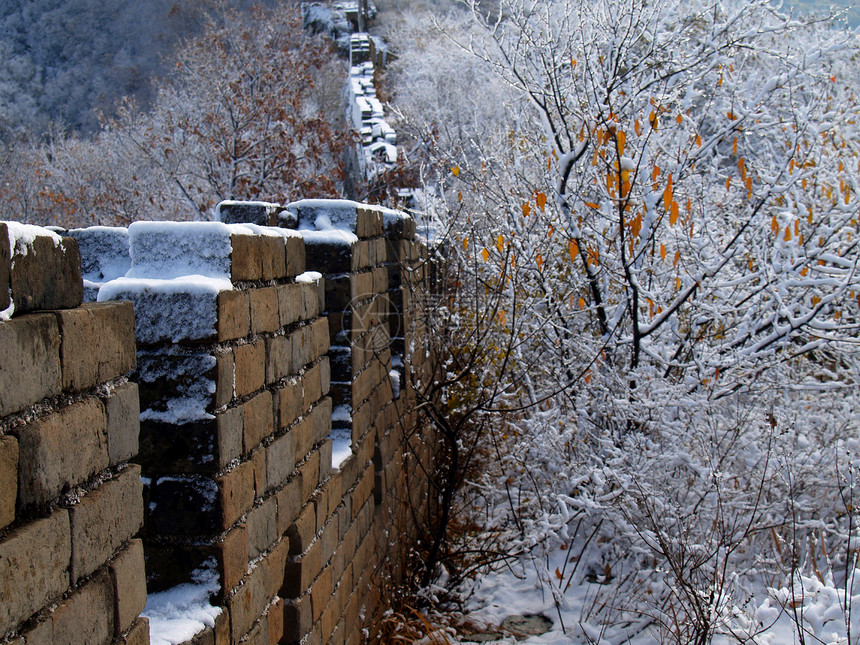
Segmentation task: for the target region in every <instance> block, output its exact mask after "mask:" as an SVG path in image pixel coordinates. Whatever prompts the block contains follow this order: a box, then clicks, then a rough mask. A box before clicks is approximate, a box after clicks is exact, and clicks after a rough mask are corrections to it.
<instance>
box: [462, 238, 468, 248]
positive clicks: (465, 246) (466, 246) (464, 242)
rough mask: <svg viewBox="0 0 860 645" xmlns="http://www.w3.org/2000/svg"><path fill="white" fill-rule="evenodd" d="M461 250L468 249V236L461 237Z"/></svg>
mask: <svg viewBox="0 0 860 645" xmlns="http://www.w3.org/2000/svg"><path fill="white" fill-rule="evenodd" d="M463 250H464V251H468V250H469V238H468V237H464V238H463Z"/></svg>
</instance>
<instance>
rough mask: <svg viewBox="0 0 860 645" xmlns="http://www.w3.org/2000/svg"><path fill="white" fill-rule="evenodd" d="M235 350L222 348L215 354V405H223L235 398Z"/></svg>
mask: <svg viewBox="0 0 860 645" xmlns="http://www.w3.org/2000/svg"><path fill="white" fill-rule="evenodd" d="M235 367H236V366H235V363H234V362H233V350H232V349H222V350H220V351H219V352H218V353H217V354H215V406H216V407H219V408H220V407H223V406H225V405H228V404H229V403H230V401H232V400H233V394H234V392H233V383H234V380H235V378H236V372H235Z"/></svg>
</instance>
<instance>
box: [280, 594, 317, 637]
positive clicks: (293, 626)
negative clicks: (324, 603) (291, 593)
mask: <svg viewBox="0 0 860 645" xmlns="http://www.w3.org/2000/svg"><path fill="white" fill-rule="evenodd" d="M284 623H285V625H284V637H285V639H286V642H288V643H298V642H299V641H301V640H302V638H304V636H305V635H306V634H307V633H308V632H310V631H311V626H312V625H313V618H312V610H311V598H310V596H304V597H303V598H294V599H291V600H285V601H284Z"/></svg>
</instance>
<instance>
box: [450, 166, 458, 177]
mask: <svg viewBox="0 0 860 645" xmlns="http://www.w3.org/2000/svg"><path fill="white" fill-rule="evenodd" d="M451 174H453V175H454V176H455V177H459V176H460V167H459V166H451Z"/></svg>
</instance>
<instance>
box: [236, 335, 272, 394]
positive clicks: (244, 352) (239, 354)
mask: <svg viewBox="0 0 860 645" xmlns="http://www.w3.org/2000/svg"><path fill="white" fill-rule="evenodd" d="M233 356H234V360H235V361H236V383H235V387H236V396H239V397H243V396H248V395H249V394H253V393H254V392H256V391H257V390H259V389H261V388H262V387H263V386H264V385H265V383H266V344H265V342H264V341H263V340H262V339H260V340H256V341H254V342H253V343H246V344H244V345H239V346H237V347H234V348H233Z"/></svg>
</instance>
